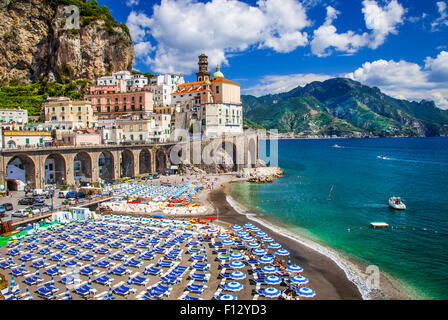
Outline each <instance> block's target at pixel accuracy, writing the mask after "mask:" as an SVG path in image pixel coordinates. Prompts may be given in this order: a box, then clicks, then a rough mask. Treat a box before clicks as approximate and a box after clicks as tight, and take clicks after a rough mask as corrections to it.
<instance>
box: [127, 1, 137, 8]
mask: <svg viewBox="0 0 448 320" xmlns="http://www.w3.org/2000/svg"><path fill="white" fill-rule="evenodd" d="M139 2H140V0H126V5H127V6H128V7H133V6H136V5H138V4H139Z"/></svg>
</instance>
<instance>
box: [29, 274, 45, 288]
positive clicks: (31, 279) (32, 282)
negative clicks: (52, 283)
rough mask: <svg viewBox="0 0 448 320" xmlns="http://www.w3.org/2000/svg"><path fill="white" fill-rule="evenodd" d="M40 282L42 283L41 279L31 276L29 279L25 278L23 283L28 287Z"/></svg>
mask: <svg viewBox="0 0 448 320" xmlns="http://www.w3.org/2000/svg"><path fill="white" fill-rule="evenodd" d="M42 281H44V279H42V278H41V277H38V276H31V277H28V278H25V280H24V282H25V283H26V284H27V285H29V286H33V285H35V284H38V283H39V282H42Z"/></svg>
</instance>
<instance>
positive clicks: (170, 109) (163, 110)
mask: <svg viewBox="0 0 448 320" xmlns="http://www.w3.org/2000/svg"><path fill="white" fill-rule="evenodd" d="M174 110H175V107H174V106H159V107H156V106H154V112H155V113H157V114H174Z"/></svg>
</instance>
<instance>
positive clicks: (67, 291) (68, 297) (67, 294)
mask: <svg viewBox="0 0 448 320" xmlns="http://www.w3.org/2000/svg"><path fill="white" fill-rule="evenodd" d="M65 298H66V300H72V297H71V296H70V291H69V290H68V287H67V288H66V289H65Z"/></svg>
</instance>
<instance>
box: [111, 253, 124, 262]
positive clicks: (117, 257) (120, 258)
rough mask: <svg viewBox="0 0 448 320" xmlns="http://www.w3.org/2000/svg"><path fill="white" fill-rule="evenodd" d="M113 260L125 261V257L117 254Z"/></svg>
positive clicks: (112, 257)
mask: <svg viewBox="0 0 448 320" xmlns="http://www.w3.org/2000/svg"><path fill="white" fill-rule="evenodd" d="M110 258H111V259H112V260H117V261H123V260H124V258H125V256H124V255H123V254H121V253H117V254H115V255H113V256H111V257H110Z"/></svg>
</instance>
